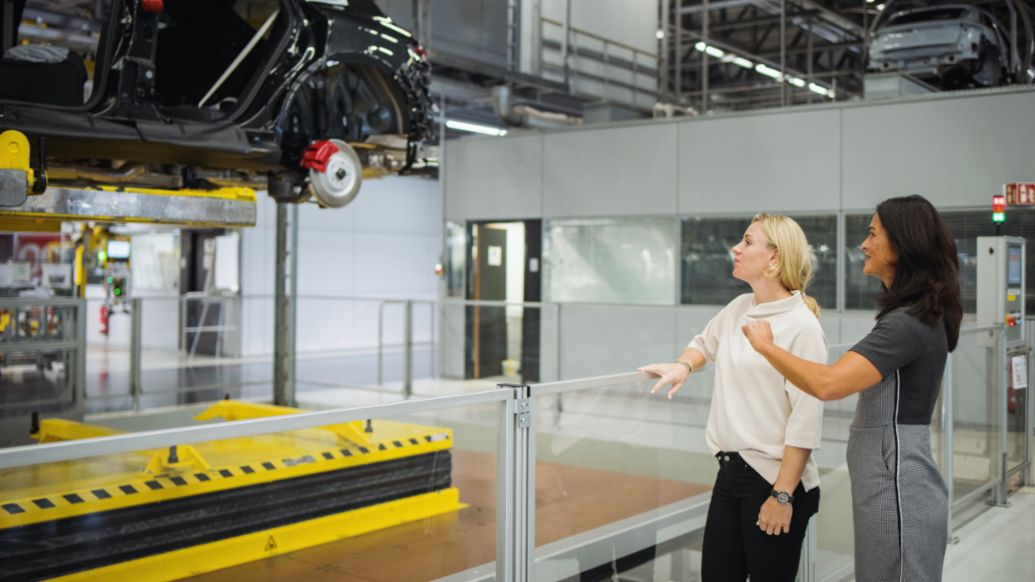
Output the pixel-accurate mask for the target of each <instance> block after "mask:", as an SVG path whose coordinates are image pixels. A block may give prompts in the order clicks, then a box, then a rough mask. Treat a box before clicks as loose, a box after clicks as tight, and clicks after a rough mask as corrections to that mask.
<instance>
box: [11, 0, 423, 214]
mask: <svg viewBox="0 0 1035 582" xmlns="http://www.w3.org/2000/svg"><path fill="white" fill-rule="evenodd" d="M15 4H16V11H17V12H20V11H21V9H22V8H24V6H25V1H24V0H21V1H20V6H19V2H16V3H15ZM242 6H243V8H242ZM243 9H247V14H244V13H243V12H244V10H243ZM260 23H261V24H260ZM249 44H252V45H253V46H252V47H251V48H250V50H249V48H248V45H249ZM75 61H76V55H75V54H74V53H71V54H70V56H69V57H68V58H67V59H66V60H65V61H62V62H57V63H43V64H38V63H25V62H12V61H11V60H10V59H7V58H5V59H4V60H3V61H0V131H3V130H7V129H14V130H18V131H21V132H22V133H24V134H26V135H27V136H29V138H30V141H31V143H33V144H34V145H35V147H36V148H37V149H39V148H45V152H46V160H45V162H40V163H41V165H44V164H45V166H46V167H45V168H42V169H45V170H46V171H47V175H48V176H49V180H50V181H51V182H52V183H58V182H60V183H63V184H73V185H75V184H79V185H83V184H97V183H103V184H109V185H110V184H116V185H120V184H121V185H126V186H143V187H152V188H155V187H157V188H170V189H178V188H214V187H218V186H224V185H250V186H253V187H256V188H258V189H266V188H268V191H269V193H270V194H271V195H273V196H274V197H275V198H278V199H283V200H302V199H305V198H306V197H307V196H308V191H309V190H312V182H313V172H314V171H315V170H314V169H313V168H314V164H313V162H312V160H311V159H309V158H311V157H312V151H315V150H314V149H313V146H314V144H316V145H319V144H320V143H322V142H326V141H327V140H331V141H333V143H334V144H336V146H337V147H330V149H327V148H324V150H322V151H331V150H337V149H343V150H349V151H348V153H349V155H350V156H351V158H353V159H355V160H356V161H357V162H361V163H362V168H361V169H360V173H362V171H363V169H365V170H366V172H367V173H368V174H369V173H378V172H380V173H399V172H406V171H408V170H410V169H412V168H413V166H414V164H415V163H416V162H417V160H418V157H419V151H420V148H421V145H422V142H423V141H424V139H425V137H426V136H427V135H428V134H429V128H430V107H431V102H430V99H429V96H428V83H429V75H430V66H429V64H428V63H427V61H426V59H425V54H424V50H423V49H422V48H421V47H420V45H419V44H418V43H417V42H416V41H415V40H414V39H413V38H411V37H410V35H409V33H407V32H406V31H405V30H402V29H401V28H399V27H397V26H395V25H394V23H392V22H391V20H390V19H388V18H387V17H385V16H384V15H383V14H382V13H381V11H380V10H379V9H378V8H377V7H376V6H375V5H374V3H373V2H372V1H371V0H348V1H342V0H338V1H334V0H322V1H314V0H308V1H306V0H246V1H245V2H243V4H242V2H241V0H238V1H236V2H235V0H204V1H202V0H165V1H164V2H163V1H162V0H111V2H110V9H109V10H108V13H107V16H106V20H105V22H104V24H103V26H102V28H101V33H100V41H99V45H98V47H97V50H96V62H95V65H94V70H95V71H96V74H95V75H94V78H93V90H92V92H91V94H90V95H89V97H88V98H84V96H83V95H82V94H81V92H82V81H83V78H84V77H85V72H84V68H83V66H82V64H81V62H80V63H76V62H75ZM235 61H238V62H236V65H235ZM227 73H229V74H227ZM224 76H225V79H223V80H222V82H220V79H221V78H222V77H224ZM77 88H78V91H79V92H80V93H79V94H77V93H76V91H77ZM307 148H309V149H310V150H311V152H310V154H311V155H310V156H309V157H308V158H307V155H306V150H307ZM332 153H333V152H332ZM307 160H308V161H307ZM323 161H326V159H324V160H323ZM345 162H346V165H347V164H348V162H349V160H345ZM316 165H317V166H319V165H320V164H319V163H317V164H316ZM354 170H355V168H350V169H349V171H350V172H351V171H354ZM360 177H361V176H360ZM358 179H359V178H358V177H357V180H358ZM307 185H309V186H310V188H309V189H307V188H306V187H305V186H307ZM354 186H355V189H357V190H358V183H356V184H355V185H354ZM350 187H351V186H350ZM315 194H316V197H317V199H318V200H319V201H320V202H321V203H322V204H324V205H327V206H341V205H343V204H344V203H347V202H348V201H349V200H351V198H352V196H354V195H355V192H351V193H344V192H330V193H327V192H324V193H323V196H321V192H320V191H316V192H315Z"/></svg>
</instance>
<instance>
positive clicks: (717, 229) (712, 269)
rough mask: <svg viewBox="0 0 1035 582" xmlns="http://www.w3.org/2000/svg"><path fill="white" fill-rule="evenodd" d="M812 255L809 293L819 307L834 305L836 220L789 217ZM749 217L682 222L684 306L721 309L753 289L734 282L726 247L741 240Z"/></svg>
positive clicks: (820, 217) (749, 220)
mask: <svg viewBox="0 0 1035 582" xmlns="http://www.w3.org/2000/svg"><path fill="white" fill-rule="evenodd" d="M793 218H794V219H795V220H796V221H797V222H798V224H799V225H801V228H802V230H803V231H805V236H806V238H808V240H809V244H810V245H812V248H813V251H814V252H815V253H816V273H815V276H814V278H813V280H812V286H811V287H810V288H809V294H810V295H812V296H813V297H815V298H816V300H817V301H818V302H819V304H820V307H822V308H826V309H836V307H837V250H836V249H837V217H836V216H796V217H793ZM750 224H751V218H750V217H746V216H745V217H741V218H698V217H694V218H686V219H684V220H683V241H682V261H683V281H682V283H683V284H682V293H681V295H682V302H683V304H687V305H725V304H726V303H729V301H730V300H731V299H733V298H734V297H736V296H737V295H739V294H741V293H747V292H749V291H751V288H750V287H748V285H747V283H744V282H742V281H738V280H737V279H734V278H733V275H732V273H733V257H732V255H731V253H730V248H732V247H733V246H734V245H736V244H737V243H738V242H740V239H741V237H742V236H743V235H744V231H745V230H746V229H747V227H748V225H750Z"/></svg>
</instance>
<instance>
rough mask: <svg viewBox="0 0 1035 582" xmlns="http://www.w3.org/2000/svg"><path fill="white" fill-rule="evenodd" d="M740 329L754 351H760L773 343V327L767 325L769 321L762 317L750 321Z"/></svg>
mask: <svg viewBox="0 0 1035 582" xmlns="http://www.w3.org/2000/svg"><path fill="white" fill-rule="evenodd" d="M740 329H741V330H742V331H743V332H744V335H746V336H747V338H748V341H749V342H751V347H753V348H755V351H756V352H759V353H762V351H763V350H764V349H765V348H767V347H769V346H771V345H773V328H771V327H769V322H768V321H766V320H764V319H759V320H757V321H752V322H751V323H749V324H747V325H745V326H744V327H742V328H740Z"/></svg>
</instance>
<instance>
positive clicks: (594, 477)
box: [532, 375, 717, 580]
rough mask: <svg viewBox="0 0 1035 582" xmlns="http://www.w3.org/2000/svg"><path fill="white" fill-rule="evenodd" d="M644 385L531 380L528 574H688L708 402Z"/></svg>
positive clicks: (698, 517)
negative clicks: (531, 560)
mask: <svg viewBox="0 0 1035 582" xmlns="http://www.w3.org/2000/svg"><path fill="white" fill-rule="evenodd" d="M622 378H626V377H624V376H623V377H622ZM653 383H654V381H651V380H647V379H645V378H644V377H643V376H640V375H628V379H627V380H622V381H621V382H619V383H614V382H611V383H609V384H603V385H593V383H590V384H589V385H585V386H584V387H583V388H581V389H577V390H574V391H564V392H559V393H550V391H551V388H550V386H564V385H565V384H567V383H558V384H554V385H550V384H547V385H543V386H544V388H543V391H541V392H539V393H538V395H537V392H536V389H537V387H536V386H533V387H532V393H533V396H534V398H533V411H534V412H533V413H534V416H535V431H536V480H535V483H536V495H535V499H536V511H535V542H536V579H538V580H560V579H568V578H571V577H578V576H592V577H596V578H601V579H602V578H605V577H606V578H609V579H610V578H611V577H612V576H619V575H621V576H623V579H624V576H627V575H628V576H638V577H645V578H643V579H666V580H692V579H697V578H695V577H696V576H698V575H699V568H700V543H701V535H702V531H703V529H702V528H703V526H704V518H705V514H706V511H707V510H706V505H707V499H708V497H709V493H710V490H711V486H712V482H713V480H714V478H715V473H716V469H717V464H716V461H715V458H714V457H713V456H712V455H711V453H710V452H709V451H708V449H707V447H706V445H705V439H704V425H703V423H702V422H700V420H701V419H702V418H703V417H706V415H707V406H706V405H703V406H702V405H701V404H699V403H698V402H696V401H692V400H691V399H687V400H685V401H684V400H669V399H667V398H665V396H664V394H663V393H658V394H655V395H650V394H649V390H650V387H651V386H652V385H653ZM648 574H649V575H648ZM651 576H654V578H651ZM658 576H662V578H658ZM637 579H639V578H637Z"/></svg>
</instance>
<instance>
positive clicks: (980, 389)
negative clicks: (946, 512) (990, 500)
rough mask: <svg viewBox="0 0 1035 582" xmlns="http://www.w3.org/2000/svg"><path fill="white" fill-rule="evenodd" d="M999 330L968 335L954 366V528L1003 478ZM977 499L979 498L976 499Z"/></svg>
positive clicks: (964, 335)
mask: <svg viewBox="0 0 1035 582" xmlns="http://www.w3.org/2000/svg"><path fill="white" fill-rule="evenodd" d="M999 333H1000V331H999V330H994V331H967V330H963V331H962V332H961V334H960V338H959V344H958V345H957V347H956V350H955V351H954V352H953V354H952V357H951V358H950V362H951V365H952V371H951V373H952V379H953V427H952V434H953V436H952V453H953V475H952V490H953V511H952V521H953V524H954V526H959V525H960V524H961V521H963V520H965V519H967V517H966V516H967V515H969V514H970V509H972V506H973V505H974V504H975V503H978V504H983V503H984V501H985V498H984V496H983V495H981V494H980V493H978V492H980V491H982V490H984V489H987V488H989V485H990V484H991V483H992V482H993V481H994V480H996V479H998V478H999V465H1000V464H1001V463H1000V459H1001V458H1002V446H1001V444H1000V438H1001V437H1000V430H1001V428H1002V427H1001V425H1000V424H1001V421H1000V414H999V407H1000V406H1003V402H1002V395H1001V394H1000V393H999V392H1000V391H999V382H1000V381H1001V379H1002V376H1001V373H1000V371H999V370H998V365H999V362H1000V358H999V357H998V352H997V350H998V349H1000V348H999V344H998V337H997V336H998V334H999ZM975 495H978V497H977V498H975Z"/></svg>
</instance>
